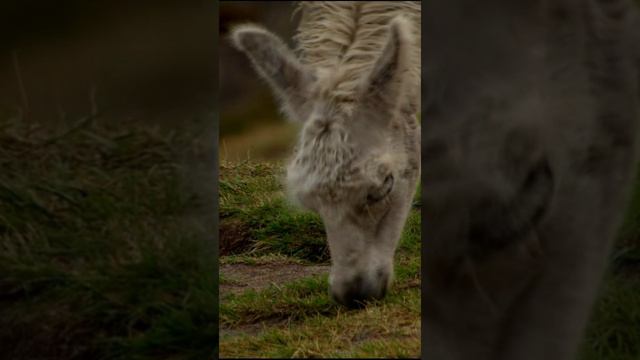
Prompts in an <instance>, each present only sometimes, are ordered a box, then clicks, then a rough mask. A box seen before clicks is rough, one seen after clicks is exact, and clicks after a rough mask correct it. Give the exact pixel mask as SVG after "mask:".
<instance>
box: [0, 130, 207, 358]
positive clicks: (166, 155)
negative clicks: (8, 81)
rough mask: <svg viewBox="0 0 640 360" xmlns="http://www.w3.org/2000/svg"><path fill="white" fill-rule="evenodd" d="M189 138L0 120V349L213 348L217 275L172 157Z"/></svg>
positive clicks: (56, 354)
mask: <svg viewBox="0 0 640 360" xmlns="http://www.w3.org/2000/svg"><path fill="white" fill-rule="evenodd" d="M192 145H193V144H191V143H190V142H189V140H188V138H187V137H185V136H178V135H176V134H167V133H162V132H160V131H158V130H148V129H144V128H141V127H139V126H137V125H131V126H127V127H126V129H124V128H123V127H117V126H106V125H99V124H97V123H96V122H95V121H94V120H93V119H91V118H85V119H82V120H81V121H79V122H78V123H76V124H75V125H73V126H71V127H69V128H68V129H64V130H62V131H58V132H57V133H56V134H55V135H52V131H51V129H44V128H43V127H41V126H39V125H36V124H27V123H23V122H20V121H18V120H15V119H13V120H11V119H9V120H7V119H0V168H1V169H2V172H0V249H1V250H0V274H1V275H0V314H1V316H0V348H1V349H3V350H2V352H1V353H0V358H6V359H34V358H60V359H63V358H64V359H87V358H91V359H161V358H171V359H205V358H211V357H212V356H213V353H214V351H215V347H216V337H217V326H216V324H215V321H216V318H217V313H216V312H217V311H216V310H217V309H216V308H215V305H214V304H215V303H216V290H215V288H216V282H217V279H215V278H214V276H213V273H214V272H213V270H214V269H213V261H212V254H211V249H210V246H208V245H207V244H206V243H205V242H203V241H202V236H201V234H198V233H197V231H195V230H194V231H189V230H188V229H189V227H186V226H185V222H184V221H185V219H183V215H184V214H185V213H187V212H193V209H194V208H198V207H199V206H201V205H202V204H201V203H200V202H199V201H200V200H199V199H198V198H197V196H196V194H195V193H190V192H189V190H188V189H185V187H184V186H181V181H182V180H181V178H180V175H179V173H180V170H181V169H180V166H179V165H178V164H177V161H176V159H177V158H178V153H179V152H180V151H181V150H179V149H186V148H189V147H192Z"/></svg>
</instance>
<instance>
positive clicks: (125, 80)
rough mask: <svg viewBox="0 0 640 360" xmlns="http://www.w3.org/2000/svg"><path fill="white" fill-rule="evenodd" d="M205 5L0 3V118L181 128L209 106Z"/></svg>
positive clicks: (118, 0)
mask: <svg viewBox="0 0 640 360" xmlns="http://www.w3.org/2000/svg"><path fill="white" fill-rule="evenodd" d="M212 12H213V5H212V3H211V2H210V1H200V0H196V1H193V0H190V1H180V2H178V1H169V0H154V1H151V0H138V1H124V0H94V1H84V0H63V1H45V0H5V1H2V3H1V5H0V14H1V15H0V19H1V20H2V21H0V115H2V114H20V115H21V116H22V117H23V118H25V119H28V120H33V121H41V122H47V123H51V122H61V121H66V120H68V119H74V118H75V119H76V120H77V118H78V117H80V116H85V115H87V114H91V113H92V112H96V111H99V112H101V114H102V117H103V118H104V119H108V120H109V121H127V122H128V121H144V122H163V123H171V124H172V125H174V126H181V123H182V121H184V119H185V118H188V117H192V116H200V115H203V114H207V113H211V112H212V111H213V97H214V91H215V89H216V85H217V84H216V81H215V79H214V77H215V72H216V68H215V65H214V59H215V49H216V47H215V44H212V42H213V39H214V36H213V33H214V31H215V27H214V24H213V23H214V21H215V14H213V13H212Z"/></svg>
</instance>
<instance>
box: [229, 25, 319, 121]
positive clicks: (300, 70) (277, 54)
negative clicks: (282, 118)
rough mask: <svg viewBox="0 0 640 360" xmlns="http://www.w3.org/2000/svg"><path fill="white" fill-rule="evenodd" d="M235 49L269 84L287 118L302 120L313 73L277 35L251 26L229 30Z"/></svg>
mask: <svg viewBox="0 0 640 360" xmlns="http://www.w3.org/2000/svg"><path fill="white" fill-rule="evenodd" d="M231 40H232V42H233V44H234V45H235V47H236V48H238V49H239V50H240V51H242V52H244V53H245V54H246V55H247V56H248V57H249V59H251V62H252V63H253V66H254V67H255V68H256V70H257V71H258V73H259V74H260V75H261V76H262V77H263V78H264V79H265V80H266V81H267V82H268V83H269V85H270V86H271V88H272V90H273V91H274V93H275V94H276V95H277V97H278V98H279V100H280V102H281V106H282V108H283V110H284V112H285V113H286V114H287V115H288V116H289V117H290V118H291V120H304V117H305V116H304V111H303V110H304V109H303V108H304V105H305V103H306V101H307V99H308V95H307V93H308V90H309V85H310V84H311V83H312V82H313V81H314V75H313V73H312V72H311V71H309V70H308V69H307V68H306V67H305V66H303V65H302V64H301V63H300V61H298V59H297V58H296V56H295V55H294V54H293V52H292V51H291V50H290V49H289V48H288V47H287V46H286V45H285V44H284V43H283V42H282V40H280V39H279V38H278V37H277V36H275V35H273V34H272V33H270V32H269V31H267V30H265V29H263V28H260V27H258V26H255V25H241V26H238V27H236V28H234V29H233V30H232V32H231Z"/></svg>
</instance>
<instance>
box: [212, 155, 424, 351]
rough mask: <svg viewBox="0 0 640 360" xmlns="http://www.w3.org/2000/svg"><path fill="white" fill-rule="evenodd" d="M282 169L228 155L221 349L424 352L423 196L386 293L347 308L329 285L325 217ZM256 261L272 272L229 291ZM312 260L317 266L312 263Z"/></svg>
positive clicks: (222, 193) (223, 186) (223, 200)
mask: <svg viewBox="0 0 640 360" xmlns="http://www.w3.org/2000/svg"><path fill="white" fill-rule="evenodd" d="M281 176H282V166H281V165H280V164H277V163H265V162H261V163H253V162H243V163H222V164H221V178H220V219H221V223H220V241H221V251H222V253H223V254H224V255H225V256H222V257H221V259H220V262H221V264H222V266H223V269H225V270H223V271H222V272H221V299H220V301H221V302H220V327H221V337H220V357H221V358H225V357H229V358H232V357H280V358H284V357H321V358H337V357H351V358H353V357H417V356H419V354H420V255H419V254H420V212H419V204H416V206H415V207H414V209H413V210H412V213H411V215H410V217H409V220H408V223H407V226H406V228H405V231H404V233H403V237H402V240H401V245H400V248H399V250H398V253H397V255H396V280H395V282H394V285H393V287H392V289H391V292H390V293H389V294H388V296H387V298H385V299H384V300H383V301H380V302H377V303H373V304H370V305H369V306H368V307H367V308H366V309H365V310H346V309H344V308H343V307H341V306H339V305H337V304H335V303H333V302H331V300H330V299H329V296H328V293H327V290H328V284H327V272H328V267H327V266H326V265H327V264H328V261H329V257H328V251H327V248H326V240H325V237H324V231H323V227H322V222H321V220H320V219H319V218H318V217H317V216H315V215H313V214H310V213H305V212H301V211H299V210H296V209H294V208H292V207H291V206H290V205H288V203H287V201H286V200H285V199H284V194H283V192H282V187H281V181H280V180H279V179H280V178H281ZM234 265H236V266H237V268H238V269H240V270H237V271H236V269H234ZM247 265H250V266H252V267H253V268H257V269H262V270H263V271H262V273H263V274H270V275H264V276H266V277H262V278H260V282H261V283H260V284H249V283H248V282H247V281H246V280H245V283H243V284H240V285H244V286H245V289H244V291H228V290H227V291H225V289H228V288H231V287H233V286H234V285H238V284H237V283H239V282H240V283H242V281H239V280H238V279H241V278H242V277H241V275H242V272H246V271H247ZM312 265H313V266H312ZM323 265H324V266H323ZM277 268H279V269H283V268H284V269H287V270H288V271H285V272H284V273H283V272H282V271H281V272H278V271H274V270H275V269H277ZM309 268H313V269H316V270H317V271H306V272H305V271H304V269H309ZM292 273H297V274H300V276H297V277H295V278H293V279H292V276H291V274H292ZM285 275H286V276H285Z"/></svg>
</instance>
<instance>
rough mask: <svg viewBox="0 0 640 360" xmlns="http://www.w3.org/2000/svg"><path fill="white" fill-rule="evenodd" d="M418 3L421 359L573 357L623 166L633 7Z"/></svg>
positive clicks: (629, 124) (627, 183)
mask: <svg viewBox="0 0 640 360" xmlns="http://www.w3.org/2000/svg"><path fill="white" fill-rule="evenodd" d="M425 6H426V7H427V9H426V10H425V17H426V19H425V33H424V36H425V40H426V43H427V44H428V46H427V48H426V49H425V54H426V56H425V69H423V70H424V74H425V78H424V79H423V81H424V84H425V88H426V94H425V95H426V98H425V109H424V115H423V116H424V118H425V122H424V125H423V126H424V127H425V138H424V139H423V143H422V144H423V147H424V148H423V159H424V161H425V164H424V170H423V172H424V174H423V187H424V192H423V214H424V216H425V219H426V226H425V229H424V232H423V236H424V237H425V243H424V246H425V253H426V254H427V255H426V256H425V259H423V263H424V264H425V265H424V267H425V271H426V277H425V280H424V286H423V295H422V297H423V301H424V303H423V304H424V306H425V307H424V311H423V321H424V326H423V329H424V334H425V340H426V344H425V351H424V353H423V355H424V357H425V358H426V359H431V360H468V359H476V360H542V359H545V360H569V359H574V358H575V354H576V350H577V348H578V344H579V342H580V340H581V338H582V334H583V331H584V329H585V325H586V323H587V320H588V319H589V314H590V312H591V308H592V305H593V303H594V300H595V298H596V294H597V290H598V287H599V284H600V281H601V277H602V274H603V272H604V270H605V266H606V260H607V255H608V253H609V250H610V248H611V244H612V241H613V239H614V237H615V234H616V230H617V228H618V226H619V225H620V222H621V220H622V215H623V212H624V210H625V206H626V204H627V202H628V200H629V198H630V190H631V184H632V180H633V176H634V172H635V171H634V167H635V164H636V162H637V160H638V157H637V152H638V147H639V146H638V145H639V139H638V135H639V134H638V131H639V130H640V126H639V125H640V106H639V104H640V91H639V86H640V75H639V71H640V26H639V25H640V24H639V23H638V20H637V12H636V11H635V9H634V8H633V6H632V4H631V3H630V2H629V1H627V0H519V1H513V0H486V1H475V0H456V1H451V0H429V1H428V2H427V3H426V4H425ZM634 21H635V24H634Z"/></svg>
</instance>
